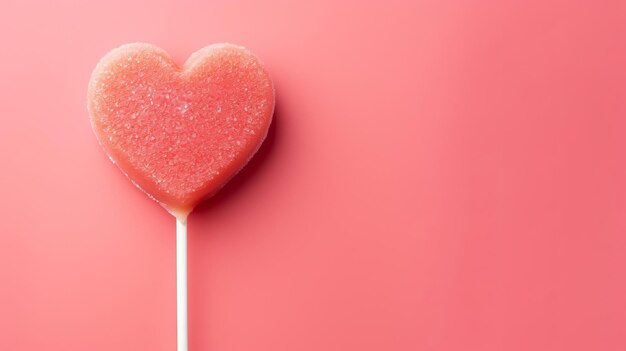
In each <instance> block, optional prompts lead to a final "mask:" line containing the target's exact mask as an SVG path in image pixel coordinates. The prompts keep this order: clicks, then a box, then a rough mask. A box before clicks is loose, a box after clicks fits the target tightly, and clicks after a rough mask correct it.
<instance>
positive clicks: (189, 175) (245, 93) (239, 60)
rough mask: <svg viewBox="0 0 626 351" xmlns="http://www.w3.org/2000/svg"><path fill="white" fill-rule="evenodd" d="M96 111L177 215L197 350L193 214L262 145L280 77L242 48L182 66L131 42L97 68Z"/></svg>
mask: <svg viewBox="0 0 626 351" xmlns="http://www.w3.org/2000/svg"><path fill="white" fill-rule="evenodd" d="M87 109H88V110H89V114H90V116H91V124H92V126H93V130H94V132H95V133H96V136H97V138H98V140H99V141H100V144H102V147H103V148H104V150H105V151H106V153H107V154H108V155H109V158H110V159H111V160H112V161H113V162H114V163H115V164H117V165H118V166H119V168H120V169H121V170H122V171H123V172H124V173H125V174H126V175H127V176H128V178H130V180H131V181H132V182H133V183H135V184H136V185H137V186H138V187H139V188H140V189H142V190H143V191H145V192H146V193H147V194H148V195H149V196H150V197H152V198H153V199H155V200H156V201H158V202H159V203H160V204H161V205H163V206H164V207H165V208H166V209H167V210H168V211H170V212H171V213H172V214H173V215H174V216H176V218H177V221H176V295H177V300H176V311H177V318H176V325H177V334H178V335H177V340H178V351H187V344H188V343H187V215H188V214H189V212H191V211H192V210H193V208H194V207H195V206H196V205H197V204H198V203H199V202H201V201H202V200H204V199H206V198H208V197H210V196H211V195H213V194H215V192H217V191H218V190H219V189H220V188H221V187H222V186H224V184H226V182H227V181H228V180H229V179H230V178H231V177H233V176H234V175H235V174H236V173H237V172H238V171H239V170H240V169H241V168H242V167H243V166H245V164H246V163H247V162H248V160H250V158H251V157H252V156H253V155H254V153H255V152H256V151H257V150H258V148H259V146H261V143H262V142H263V139H265V136H266V135H267V130H268V128H269V125H270V123H271V121H272V115H273V113H274V88H273V85H272V81H271V80H270V77H269V75H268V73H267V71H265V69H264V68H263V66H262V65H261V63H260V62H259V60H258V59H257V58H256V57H255V56H254V55H252V54H251V53H250V52H249V51H248V50H246V49H245V48H243V47H240V46H235V45H231V44H216V45H210V46H208V47H206V48H204V49H201V50H199V51H197V52H196V53H194V54H193V55H191V57H190V58H189V59H188V60H187V62H185V64H184V65H183V66H182V67H179V66H177V65H176V63H174V61H173V60H172V58H171V57H170V56H169V55H168V54H167V53H166V52H165V51H163V50H162V49H159V48H158V47H155V46H153V45H149V44H128V45H124V46H122V47H119V48H117V49H115V50H113V51H111V52H109V53H108V54H107V55H106V56H104V58H102V60H100V63H98V65H97V66H96V69H95V70H94V71H93V74H92V76H91V81H90V82H89V88H88V92H87Z"/></svg>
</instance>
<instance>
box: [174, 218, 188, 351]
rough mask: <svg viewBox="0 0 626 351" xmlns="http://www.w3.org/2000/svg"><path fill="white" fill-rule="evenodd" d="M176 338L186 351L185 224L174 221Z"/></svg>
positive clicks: (179, 345) (180, 350)
mask: <svg viewBox="0 0 626 351" xmlns="http://www.w3.org/2000/svg"><path fill="white" fill-rule="evenodd" d="M176 336H177V340H178V351H187V222H181V220H180V219H176Z"/></svg>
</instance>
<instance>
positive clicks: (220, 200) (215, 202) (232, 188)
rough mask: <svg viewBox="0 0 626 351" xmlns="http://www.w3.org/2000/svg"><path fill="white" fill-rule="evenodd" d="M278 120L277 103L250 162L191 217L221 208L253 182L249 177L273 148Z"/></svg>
mask: <svg viewBox="0 0 626 351" xmlns="http://www.w3.org/2000/svg"><path fill="white" fill-rule="evenodd" d="M279 120H280V110H279V107H278V103H277V104H276V106H275V108H274V117H273V118H272V124H271V125H270V127H269V129H268V131H267V136H266V137H265V141H264V142H263V144H261V147H260V148H259V150H258V151H257V152H256V154H254V156H253V157H252V159H251V160H250V162H248V164H247V165H246V166H245V167H244V168H243V169H242V170H241V171H240V172H239V173H237V175H235V176H234V177H233V179H231V180H230V181H229V182H228V183H227V184H226V185H225V186H224V188H222V189H221V190H220V191H219V192H218V193H217V194H215V195H214V196H213V197H211V198H210V199H208V200H206V201H204V202H203V203H201V204H200V205H198V207H196V209H195V210H194V211H193V214H192V216H193V217H205V216H207V215H208V214H209V213H211V212H213V211H214V210H217V209H219V208H222V207H223V206H224V205H225V204H226V203H227V202H228V201H229V199H232V198H233V196H234V194H236V193H237V192H239V191H240V190H241V189H243V188H245V187H246V186H250V185H252V184H253V183H254V182H253V181H252V179H250V178H254V176H255V175H258V173H259V171H260V169H262V168H263V164H265V163H266V162H267V160H268V158H269V156H270V154H271V152H272V149H273V148H274V144H275V140H276V134H277V129H278V127H277V125H278V121H279Z"/></svg>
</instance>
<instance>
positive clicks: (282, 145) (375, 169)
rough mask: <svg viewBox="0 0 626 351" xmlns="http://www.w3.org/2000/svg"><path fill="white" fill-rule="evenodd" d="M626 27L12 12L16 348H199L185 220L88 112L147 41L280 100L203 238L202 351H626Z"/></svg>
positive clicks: (485, 11)
mask: <svg viewBox="0 0 626 351" xmlns="http://www.w3.org/2000/svg"><path fill="white" fill-rule="evenodd" d="M625 4H626V3H624V2H623V1H619V0H615V1H582V0H581V1H566V0H563V1H545V0H532V1H528V0H519V1H500V0H481V1H462V0H444V1H440V0H432V1H412V0H406V1H401V0H391V1H389V0H386V1H362V0H358V1H357V0H354V1H335V0H317V1H310V2H299V1H287V0H285V1H271V2H265V3H262V2H259V1H255V0H228V1H226V0H223V1H222V0H220V1H213V2H208V1H207V2H199V1H198V2H191V1H188V2H184V1H172V2H168V3H160V2H157V1H152V2H150V5H149V6H148V5H146V2H145V1H129V0H108V1H78V0H77V1H17V0H9V1H7V0H4V1H3V2H2V3H1V5H0V47H1V48H2V57H1V58H0V62H1V64H0V101H1V104H0V118H1V123H0V160H1V162H2V163H1V164H2V173H1V176H0V177H1V179H2V182H1V189H2V190H1V191H2V192H1V193H0V194H1V195H2V200H3V201H2V204H1V205H0V212H1V213H2V221H1V222H0V279H1V280H0V281H1V284H2V285H1V286H0V349H1V350H6V351H14V350H50V351H53V350H93V351H100V350H102V351H104V350H118V351H119V350H151V351H158V350H168V351H172V350H175V347H176V345H175V338H176V336H175V287H174V282H175V280H174V219H173V218H172V217H171V216H170V215H169V214H167V213H166V212H165V211H164V210H163V209H162V208H161V207H159V206H158V205H157V204H156V203H154V202H152V201H151V200H149V199H148V198H147V197H146V196H144V195H143V194H142V193H140V192H139V191H138V190H136V189H135V188H134V187H133V186H132V185H131V184H130V183H129V182H128V181H127V180H126V179H125V178H124V177H123V176H122V174H121V173H120V172H119V171H118V170H117V169H116V168H115V167H114V166H113V165H112V164H111V163H110V162H109V160H108V159H107V158H106V157H105V156H104V154H103V152H102V150H101V149H100V147H99V146H98V144H97V143H96V140H95V138H94V136H93V134H92V132H91V130H90V126H89V122H88V118H87V112H86V107H85V94H86V87H87V82H88V79H89V74H90V72H91V70H92V69H93V67H94V66H95V64H96V62H97V60H98V59H99V58H100V57H101V56H102V55H104V54H105V53H106V52H107V51H108V50H109V49H111V48H113V47H116V46H118V45H120V44H122V43H125V42H133V41H146V42H151V43H154V44H157V45H159V46H161V47H163V48H164V49H166V50H168V51H169V52H170V53H171V54H172V55H173V56H174V57H175V58H176V59H177V60H178V61H179V62H182V61H183V60H184V59H185V58H186V57H187V56H188V55H189V54H190V53H191V52H193V51H195V50H197V49H199V48H201V47H203V46H205V45H207V44H209V43H213V42H220V41H231V42H234V43H238V44H242V45H246V46H248V47H250V48H251V49H252V50H253V51H254V52H255V53H256V54H257V55H258V56H260V57H261V58H262V60H264V61H265V63H266V65H267V67H268V69H269V70H270V72H271V73H272V75H273V78H274V80H275V84H276V88H277V112H276V123H275V125H274V127H273V129H272V131H271V135H270V138H269V140H268V141H267V144H266V145H265V146H264V147H263V149H262V150H261V152H260V154H259V155H258V156H257V157H256V158H255V159H254V161H253V163H252V164H251V165H250V167H249V168H248V169H247V171H245V172H244V173H243V174H241V175H240V176H238V177H237V178H236V179H235V180H234V181H233V182H232V184H230V185H229V186H228V187H227V188H225V189H224V191H223V192H222V193H221V194H219V195H218V196H217V197H216V198H214V199H213V200H211V201H209V202H208V203H206V204H204V205H202V206H201V207H200V208H199V209H198V210H197V211H196V212H195V213H193V214H192V216H191V217H190V239H189V240H190V243H189V245H190V253H189V254H190V259H189V265H190V268H189V269H190V272H189V274H190V275H189V281H190V283H189V289H190V291H189V303H190V309H191V310H190V328H191V329H190V350H191V351H200V350H209V351H221V350H224V351H238V350H242V351H243V350H246V351H249V350H272V351H276V350H302V351H308V350H311V351H313V350H315V351H318V350H328V351H340V350H341V351H345V350H362V351H374V350H376V351H378V350H389V351H416V350H463V351H465V350H481V351H485V350H486V351H489V350H494V351H496V350H568V351H569V350H624V349H626V333H625V327H626V298H625V295H626V280H625V279H626V237H625V235H624V234H625V233H626V157H624V155H625V153H624V152H625V151H626V138H625V134H626V119H625V113H626V71H625V70H624V67H625V66H624V64H625V63H626V5H625Z"/></svg>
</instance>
